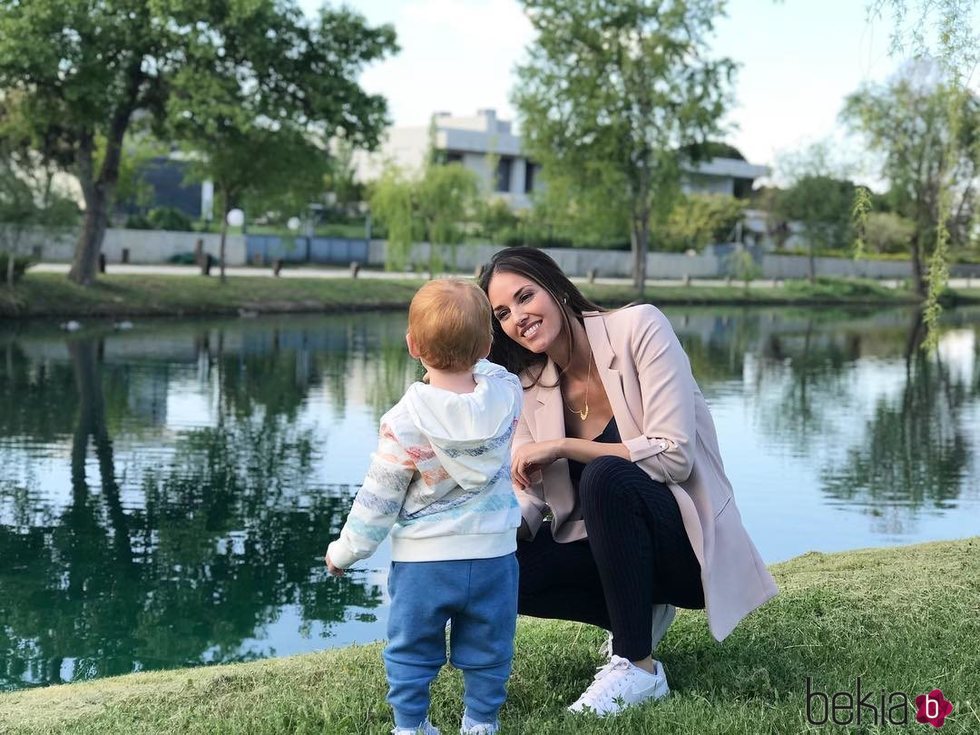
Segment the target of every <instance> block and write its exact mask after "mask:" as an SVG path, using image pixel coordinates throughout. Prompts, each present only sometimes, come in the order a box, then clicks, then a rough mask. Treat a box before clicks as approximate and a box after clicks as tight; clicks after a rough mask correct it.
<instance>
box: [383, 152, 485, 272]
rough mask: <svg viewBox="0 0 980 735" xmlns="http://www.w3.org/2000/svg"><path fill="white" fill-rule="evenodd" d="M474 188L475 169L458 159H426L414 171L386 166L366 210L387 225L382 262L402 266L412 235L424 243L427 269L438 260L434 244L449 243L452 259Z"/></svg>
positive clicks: (476, 184)
mask: <svg viewBox="0 0 980 735" xmlns="http://www.w3.org/2000/svg"><path fill="white" fill-rule="evenodd" d="M479 191H480V185H479V180H478V178H477V176H476V174H474V173H473V172H472V171H470V170H469V169H467V168H465V167H463V165H462V164H459V163H449V164H438V163H437V164H431V165H428V166H426V167H425V168H424V169H423V170H422V173H421V175H419V176H416V177H411V176H408V175H407V174H405V173H404V172H403V171H402V170H401V169H399V168H397V167H395V166H389V167H387V168H386V169H385V170H384V172H383V173H382V175H381V178H380V179H379V180H378V181H377V182H376V183H375V184H374V187H373V192H372V194H371V212H372V213H373V215H374V216H375V217H377V218H378V219H379V220H380V221H381V223H382V224H383V225H384V226H385V227H386V228H387V231H388V258H387V260H386V262H385V268H386V269H388V270H403V269H404V268H405V267H406V266H407V265H408V260H409V254H410V251H411V245H412V242H413V240H414V239H415V238H416V237H420V238H422V239H424V240H426V241H428V242H429V244H430V249H429V253H430V257H429V264H428V268H429V270H430V272H433V273H434V272H437V271H439V270H441V269H442V266H443V263H442V258H441V256H440V255H439V247H438V246H449V248H450V258H451V260H453V261H454V260H455V246H456V245H458V244H459V243H461V242H462V241H463V237H464V235H465V231H464V223H465V222H466V221H467V220H469V219H470V218H472V216H473V214H474V210H475V208H476V204H477V197H478V195H479Z"/></svg>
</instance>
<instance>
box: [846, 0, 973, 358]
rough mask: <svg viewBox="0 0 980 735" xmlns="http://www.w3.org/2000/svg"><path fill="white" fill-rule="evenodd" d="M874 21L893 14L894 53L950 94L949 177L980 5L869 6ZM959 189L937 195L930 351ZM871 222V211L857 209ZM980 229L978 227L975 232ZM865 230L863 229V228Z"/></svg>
mask: <svg viewBox="0 0 980 735" xmlns="http://www.w3.org/2000/svg"><path fill="white" fill-rule="evenodd" d="M867 7H868V10H869V13H870V15H871V16H872V17H873V18H877V19H880V18H881V17H882V16H884V15H885V14H886V13H890V15H891V21H892V53H893V54H894V55H906V54H908V53H911V54H912V55H913V56H914V57H916V58H918V59H922V58H927V59H932V60H934V61H936V62H937V63H938V65H939V68H940V70H941V72H942V74H943V81H944V83H945V84H946V85H947V86H948V88H949V94H948V95H947V100H946V101H947V106H948V119H949V121H950V134H949V137H948V139H947V140H946V141H944V144H943V146H942V152H943V153H942V169H943V171H944V172H948V171H950V170H951V169H952V167H953V166H954V165H955V163H954V162H955V161H956V159H957V158H959V157H960V156H961V155H962V153H963V150H962V148H961V146H962V140H963V136H962V135H961V130H960V128H961V124H962V122H963V120H962V117H961V115H960V112H961V110H962V108H963V106H964V103H965V101H966V99H967V98H968V97H969V96H970V91H969V88H968V85H969V82H970V79H971V76H972V74H973V73H974V71H975V70H976V67H977V64H978V62H980V35H978V33H977V30H976V29H975V27H974V22H973V21H974V13H975V10H976V3H975V2H972V0H868V4H867ZM953 198H954V188H953V186H952V185H951V184H944V185H942V186H941V187H940V188H939V190H938V191H937V197H936V202H937V217H936V222H935V247H934V248H933V250H932V255H931V256H930V258H929V265H928V288H927V293H926V301H925V309H924V316H925V326H926V329H927V335H928V336H927V338H926V340H925V341H924V343H923V346H924V347H925V348H926V349H933V348H935V346H936V344H937V341H938V331H937V326H938V322H939V315H940V313H941V312H942V308H941V306H940V303H939V298H940V295H941V294H942V292H943V290H945V288H946V285H947V283H948V280H949V240H950V232H949V229H948V224H947V223H948V221H949V218H950V215H951V214H952V212H953V206H954V204H953ZM855 209H856V211H857V212H858V213H859V218H860V217H861V216H866V214H867V210H868V208H867V207H861V206H860V205H859V204H858V205H857V206H856V207H855ZM977 224H980V223H977V222H974V227H975V226H976V225H977ZM859 225H860V223H859Z"/></svg>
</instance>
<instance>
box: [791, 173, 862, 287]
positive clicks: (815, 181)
mask: <svg viewBox="0 0 980 735" xmlns="http://www.w3.org/2000/svg"><path fill="white" fill-rule="evenodd" d="M854 191H855V187H854V182H852V181H848V180H846V179H837V178H834V177H832V176H824V175H812V174H807V175H804V176H802V177H800V178H799V179H797V180H796V181H795V182H794V183H793V184H792V186H790V187H789V188H787V189H784V190H783V191H780V192H779V193H778V194H777V195H776V197H775V201H774V202H773V214H774V215H775V216H776V217H779V218H780V219H783V220H795V221H797V222H799V223H800V224H801V225H802V226H803V232H802V235H803V239H804V241H805V242H806V248H807V254H808V260H809V276H810V280H811V281H812V280H814V278H815V277H816V263H815V257H816V251H817V250H829V249H832V248H841V247H844V246H845V245H847V244H849V243H850V242H851V209H852V206H853V203H854Z"/></svg>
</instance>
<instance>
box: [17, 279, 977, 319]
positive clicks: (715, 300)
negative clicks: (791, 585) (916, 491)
mask: <svg viewBox="0 0 980 735" xmlns="http://www.w3.org/2000/svg"><path fill="white" fill-rule="evenodd" d="M424 282H425V279H423V278H412V277H404V276H402V275H401V274H399V275H398V276H395V277H392V276H389V275H387V274H385V275H384V276H379V275H377V274H372V275H371V276H367V277H363V276H362V277H359V278H351V277H350V275H349V273H348V274H346V275H345V276H342V275H331V276H329V277H323V276H320V277H304V276H301V275H297V274H292V275H290V276H289V277H287V278H271V277H256V276H229V277H228V279H227V281H226V283H225V284H221V283H220V282H219V280H218V278H217V277H216V276H211V277H208V278H205V277H202V276H188V275H173V274H166V275H163V274H154V273H149V274H146V275H139V274H124V275H106V276H102V277H101V278H100V279H99V281H98V282H97V283H96V284H95V285H94V286H92V287H90V288H84V287H81V286H77V285H75V284H73V283H71V282H69V281H68V280H67V278H65V277H64V276H63V275H61V274H56V273H31V272H28V273H27V274H26V275H25V276H24V277H23V278H22V279H21V280H20V281H19V282H18V284H17V285H16V286H15V287H14V289H13V291H12V292H11V290H10V289H9V288H7V287H6V286H3V287H0V320H11V321H20V320H25V319H35V318H81V317H96V318H122V317H141V318H142V317H149V316H176V317H185V316H187V317H189V316H229V315H231V316H235V315H246V316H251V315H255V314H286V313H297V314H298V313H324V314H327V313H343V312H356V311H370V310H401V309H406V308H407V307H408V304H409V302H410V301H411V298H412V295H413V294H414V293H415V291H416V290H417V289H418V287H419V286H421V285H422V284H423V283H424ZM576 285H578V286H579V287H580V288H581V289H582V291H583V293H584V294H585V295H586V296H587V297H589V298H591V299H593V300H594V301H595V302H596V303H598V304H600V305H601V306H608V307H616V306H622V305H623V304H626V303H629V302H632V301H636V300H637V299H636V292H635V291H634V290H633V288H632V287H631V286H630V285H627V284H626V283H625V282H623V283H610V282H608V281H606V282H599V283H594V284H589V283H585V282H580V283H577V284H576ZM643 301H645V302H648V303H653V304H657V305H691V306H697V305H718V306H768V307H772V306H798V307H819V306H835V307H840V306H854V307H869V306H870V307H889V306H914V305H915V304H917V303H920V300H919V299H918V297H917V296H916V295H915V294H914V293H912V292H910V291H908V290H906V289H896V288H886V287H884V286H882V285H880V284H877V283H874V282H870V281H844V280H818V281H817V282H815V283H812V284H811V283H809V282H806V281H787V282H785V283H783V284H781V285H778V286H771V285H770V286H750V287H749V288H748V289H746V288H744V287H743V286H742V285H734V284H733V285H731V286H728V285H724V284H719V285H703V284H700V283H699V284H692V285H684V284H682V283H678V284H677V285H670V286H667V285H663V284H662V283H658V284H657V285H650V286H648V287H647V288H646V290H645V294H644V298H643ZM944 301H945V305H947V306H954V305H965V304H972V303H980V288H971V289H961V290H958V291H950V292H948V294H947V296H946V298H945V299H944Z"/></svg>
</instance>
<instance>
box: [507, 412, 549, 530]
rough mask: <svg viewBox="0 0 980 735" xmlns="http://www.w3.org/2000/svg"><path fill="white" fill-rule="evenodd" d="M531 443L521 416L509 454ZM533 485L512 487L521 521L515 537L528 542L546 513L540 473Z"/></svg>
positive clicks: (528, 431) (546, 505) (528, 432)
mask: <svg viewBox="0 0 980 735" xmlns="http://www.w3.org/2000/svg"><path fill="white" fill-rule="evenodd" d="M532 441H534V439H533V438H532V437H531V432H530V430H529V429H528V428H527V421H526V420H525V419H524V416H523V415H522V416H521V418H520V420H519V421H518V422H517V430H516V431H515V432H514V442H513V444H512V445H511V452H512V453H513V452H515V451H517V449H518V447H521V446H523V445H524V444H529V443H530V442H532ZM533 483H534V484H533V485H531V487H528V488H524V489H521V488H519V487H517V485H514V494H515V495H516V496H517V502H518V503H520V506H521V518H522V519H523V523H522V524H521V528H520V530H519V531H518V534H517V535H518V538H520V539H521V540H523V541H529V540H531V539H533V538H534V537H535V535H536V534H537V533H538V529H539V528H541V524H542V523H543V522H544V516H545V513H547V511H548V504H547V503H546V502H545V501H544V486H543V483H542V481H541V473H540V472H538V473H536V479H535V480H533Z"/></svg>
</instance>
